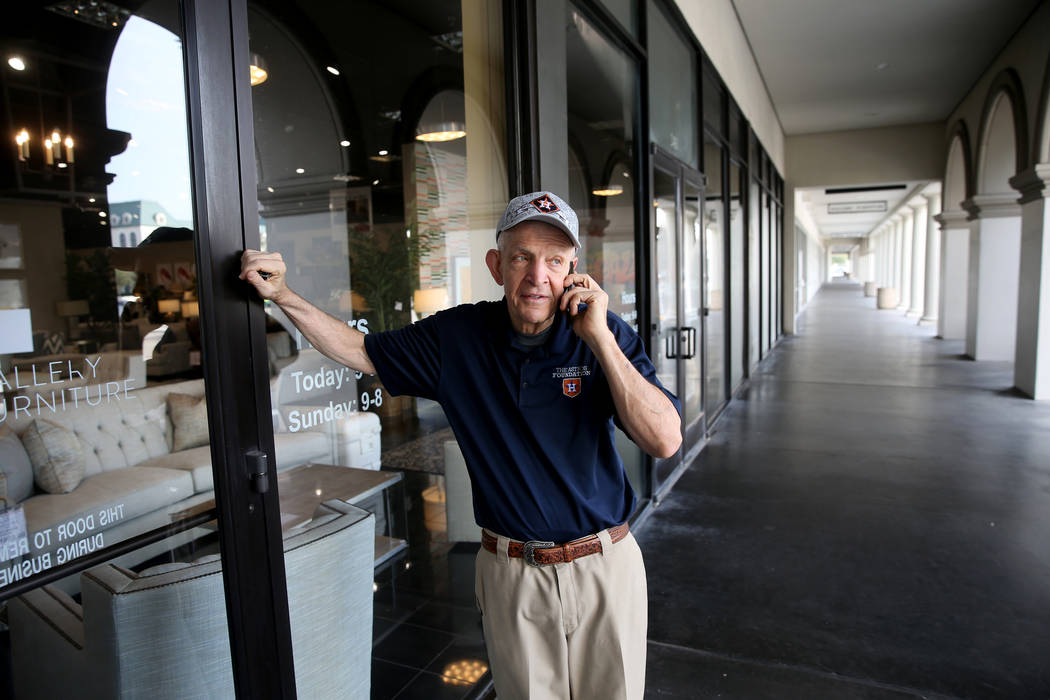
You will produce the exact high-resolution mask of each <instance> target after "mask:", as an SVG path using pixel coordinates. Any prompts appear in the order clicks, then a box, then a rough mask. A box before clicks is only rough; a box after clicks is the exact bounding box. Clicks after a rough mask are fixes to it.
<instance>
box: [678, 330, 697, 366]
mask: <svg viewBox="0 0 1050 700" xmlns="http://www.w3.org/2000/svg"><path fill="white" fill-rule="evenodd" d="M679 331H681V332H682V333H685V347H686V348H687V349H686V352H685V354H684V355H682V359H683V360H691V359H693V358H694V357H696V327H695V326H683V327H682V328H680V329H679Z"/></svg>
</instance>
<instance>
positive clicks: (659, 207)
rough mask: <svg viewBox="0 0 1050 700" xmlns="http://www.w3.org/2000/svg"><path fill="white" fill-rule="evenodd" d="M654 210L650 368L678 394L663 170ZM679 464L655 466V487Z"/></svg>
mask: <svg viewBox="0 0 1050 700" xmlns="http://www.w3.org/2000/svg"><path fill="white" fill-rule="evenodd" d="M653 207H654V210H655V211H654V217H655V223H656V229H655V235H656V241H655V244H654V246H653V269H654V270H655V272H656V289H655V293H654V294H653V309H652V318H653V323H654V324H655V327H656V330H655V331H654V333H653V336H652V349H653V357H652V360H653V365H654V366H655V367H656V376H657V378H658V379H659V380H660V383H661V384H663V385H664V386H665V387H666V388H667V389H668V390H669V391H672V392H674V393H675V394H676V395H677V394H678V360H677V359H676V357H677V354H678V350H679V342H680V338H679V333H678V269H679V268H678V257H677V256H678V250H677V249H678V244H677V242H676V232H675V227H676V226H677V219H678V210H677V206H676V205H675V178H674V177H672V176H671V175H668V174H667V173H665V172H663V171H662V170H654V171H653ZM677 464H678V461H677V460H673V459H669V460H664V461H663V462H660V463H658V464H657V467H656V468H657V474H656V483H657V484H660V483H662V482H663V480H664V479H666V478H667V477H668V476H670V473H671V472H672V471H673V470H674V468H675V466H677Z"/></svg>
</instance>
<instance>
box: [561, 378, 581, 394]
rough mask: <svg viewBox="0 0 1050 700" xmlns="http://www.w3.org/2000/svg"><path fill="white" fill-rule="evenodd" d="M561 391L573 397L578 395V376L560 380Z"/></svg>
mask: <svg viewBox="0 0 1050 700" xmlns="http://www.w3.org/2000/svg"><path fill="white" fill-rule="evenodd" d="M561 393H563V394H565V395H566V396H568V397H569V398H570V399H574V398H576V397H577V396H579V395H580V380H579V378H578V377H574V378H572V379H562V380H561Z"/></svg>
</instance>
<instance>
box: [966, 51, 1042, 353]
mask: <svg viewBox="0 0 1050 700" xmlns="http://www.w3.org/2000/svg"><path fill="white" fill-rule="evenodd" d="M1024 129H1025V123H1024V99H1023V96H1022V94H1021V88H1020V84H1019V82H1018V80H1017V77H1016V76H1015V75H1013V74H1012V73H1011V72H1009V71H1004V72H1003V73H1002V74H1001V75H1000V77H999V78H998V79H997V80H996V81H995V82H994V83H993V85H992V89H991V91H990V92H989V98H988V100H987V101H986V102H985V113H984V118H983V121H982V124H981V132H980V139H979V140H978V159H977V177H976V178H975V184H976V190H977V193H976V194H975V195H974V196H973V197H972V198H971V199H970V200H968V202H969V204H968V206H967V209H968V210H969V211H970V212H971V216H972V217H973V221H972V222H971V228H970V245H969V261H968V267H969V274H968V285H967V291H968V300H967V316H966V354H967V355H968V356H970V357H972V358H973V359H975V360H995V361H1008V362H1013V361H1014V354H1015V350H1016V347H1017V303H1018V285H1019V281H1020V271H1019V266H1020V260H1021V210H1020V206H1019V205H1018V204H1017V192H1016V191H1015V190H1014V189H1013V188H1012V187H1011V185H1010V178H1011V177H1013V176H1014V175H1016V174H1017V172H1018V171H1019V170H1021V169H1023V168H1024V167H1025V163H1026V161H1027V156H1026V154H1025V143H1027V138H1026V134H1025V132H1024Z"/></svg>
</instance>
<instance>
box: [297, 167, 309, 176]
mask: <svg viewBox="0 0 1050 700" xmlns="http://www.w3.org/2000/svg"><path fill="white" fill-rule="evenodd" d="M295 172H297V173H299V174H300V175H302V174H303V173H305V172H306V170H304V169H303V168H296V169H295Z"/></svg>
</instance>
